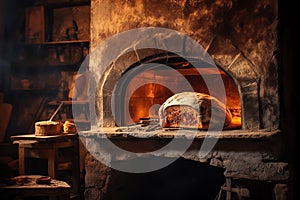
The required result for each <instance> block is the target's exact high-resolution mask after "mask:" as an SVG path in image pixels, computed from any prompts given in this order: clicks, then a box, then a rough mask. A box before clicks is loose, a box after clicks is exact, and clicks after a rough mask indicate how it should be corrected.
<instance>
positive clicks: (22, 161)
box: [18, 146, 25, 175]
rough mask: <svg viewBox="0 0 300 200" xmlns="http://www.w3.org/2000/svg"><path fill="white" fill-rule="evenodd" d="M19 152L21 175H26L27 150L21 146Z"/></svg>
mask: <svg viewBox="0 0 300 200" xmlns="http://www.w3.org/2000/svg"><path fill="white" fill-rule="evenodd" d="M18 152H19V175H24V174H25V148H24V147H20V146H19V148H18Z"/></svg>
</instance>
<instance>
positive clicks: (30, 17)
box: [25, 6, 45, 43]
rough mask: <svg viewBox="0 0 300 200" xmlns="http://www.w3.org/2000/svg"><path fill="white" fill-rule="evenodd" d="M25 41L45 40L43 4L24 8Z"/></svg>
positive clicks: (40, 41) (38, 41) (37, 41)
mask: <svg viewBox="0 0 300 200" xmlns="http://www.w3.org/2000/svg"><path fill="white" fill-rule="evenodd" d="M25 42H26V43H42V42H45V8H44V6H32V7H27V8H26V9H25Z"/></svg>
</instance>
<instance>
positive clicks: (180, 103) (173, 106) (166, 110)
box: [158, 92, 232, 129]
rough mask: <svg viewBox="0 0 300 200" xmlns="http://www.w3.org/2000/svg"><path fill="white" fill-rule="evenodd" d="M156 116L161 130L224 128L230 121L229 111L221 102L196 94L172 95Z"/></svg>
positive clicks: (205, 95)
mask: <svg viewBox="0 0 300 200" xmlns="http://www.w3.org/2000/svg"><path fill="white" fill-rule="evenodd" d="M212 113H213V115H214V116H213V117H211V115H212ZM158 115H159V120H160V125H161V127H162V128H193V129H208V128H209V127H212V128H213V127H220V126H221V127H222V125H223V127H226V126H228V125H229V124H230V122H231V120H232V115H231V113H230V111H229V109H228V108H227V107H226V106H225V105H224V104H223V103H222V102H221V101H219V100H218V99H216V98H215V97H213V96H211V95H208V94H204V93H197V92H182V93H177V94H174V95H173V96H171V97H169V98H168V99H167V100H166V101H165V102H164V103H163V104H162V105H161V107H160V108H159V110H158Z"/></svg>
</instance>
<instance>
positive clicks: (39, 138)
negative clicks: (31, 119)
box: [10, 134, 78, 142]
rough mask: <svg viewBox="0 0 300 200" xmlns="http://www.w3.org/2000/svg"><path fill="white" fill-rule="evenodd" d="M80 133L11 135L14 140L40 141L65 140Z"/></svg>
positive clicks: (73, 137)
mask: <svg viewBox="0 0 300 200" xmlns="http://www.w3.org/2000/svg"><path fill="white" fill-rule="evenodd" d="M77 137H78V134H59V135H47V136H36V135H35V134H22V135H14V136H11V137H10V138H11V140H12V141H19V140H34V141H38V142H49V141H53V140H65V139H75V138H77Z"/></svg>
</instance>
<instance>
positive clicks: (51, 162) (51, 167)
mask: <svg viewBox="0 0 300 200" xmlns="http://www.w3.org/2000/svg"><path fill="white" fill-rule="evenodd" d="M56 154H57V150H56V149H49V150H48V176H50V177H52V178H56V176H57V174H56V168H57V163H56V159H57V157H56Z"/></svg>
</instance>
